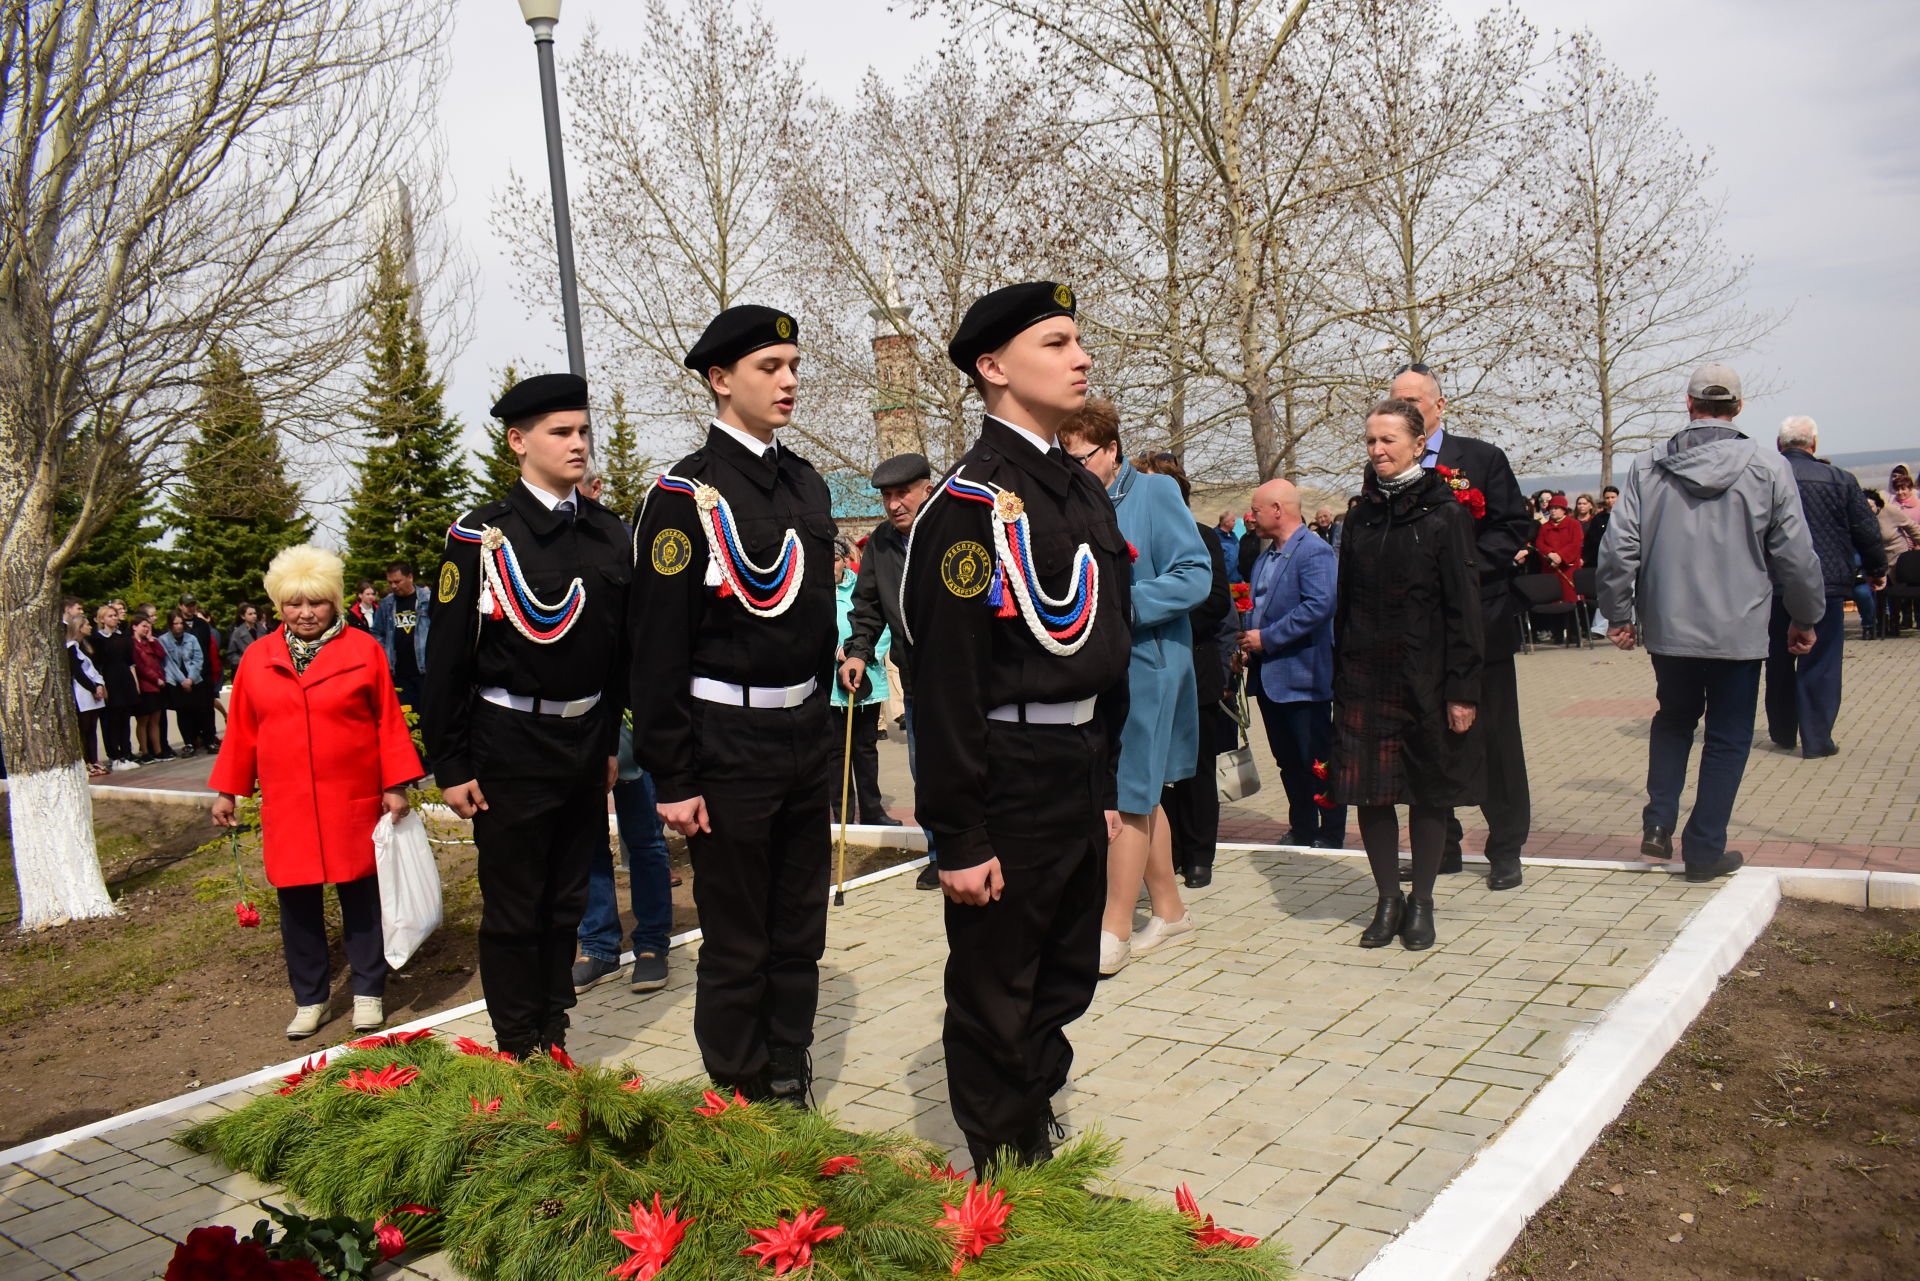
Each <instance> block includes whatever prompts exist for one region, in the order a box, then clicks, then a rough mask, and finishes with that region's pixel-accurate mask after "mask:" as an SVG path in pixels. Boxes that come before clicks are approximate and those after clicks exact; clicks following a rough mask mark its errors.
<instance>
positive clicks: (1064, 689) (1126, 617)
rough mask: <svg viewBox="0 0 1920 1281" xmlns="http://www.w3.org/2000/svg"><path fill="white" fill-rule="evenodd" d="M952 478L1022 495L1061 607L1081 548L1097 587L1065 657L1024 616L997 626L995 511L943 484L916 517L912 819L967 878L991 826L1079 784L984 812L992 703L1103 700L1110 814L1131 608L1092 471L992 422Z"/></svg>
mask: <svg viewBox="0 0 1920 1281" xmlns="http://www.w3.org/2000/svg"><path fill="white" fill-rule="evenodd" d="M951 476H958V477H961V478H964V479H965V480H968V481H971V482H973V483H974V484H976V485H997V486H999V487H1001V488H1003V489H1009V490H1012V491H1013V492H1014V493H1015V494H1017V495H1019V497H1020V498H1021V500H1022V501H1023V502H1024V503H1025V505H1026V511H1027V516H1028V518H1029V523H1030V528H1031V530H1032V544H1033V560H1034V565H1035V568H1036V570H1037V571H1038V573H1039V577H1040V586H1041V588H1042V590H1044V591H1045V592H1047V593H1048V594H1050V595H1052V596H1054V597H1055V598H1058V597H1060V596H1062V595H1064V594H1065V592H1066V590H1067V586H1068V578H1069V576H1070V574H1071V573H1072V566H1073V557H1074V553H1075V551H1076V549H1077V548H1079V547H1080V546H1081V545H1082V544H1085V545H1087V546H1088V547H1089V548H1091V549H1092V551H1093V553H1094V556H1095V559H1096V563H1097V564H1098V566H1099V580H1100V581H1099V591H1098V595H1097V597H1096V599H1097V602H1098V603H1097V606H1096V608H1097V611H1098V612H1097V613H1096V614H1095V617H1094V622H1093V632H1092V635H1090V636H1089V637H1088V638H1087V642H1086V644H1085V645H1083V646H1082V647H1081V648H1080V650H1079V651H1078V652H1077V653H1075V654H1072V655H1071V656H1065V657H1062V656H1060V655H1056V654H1053V653H1051V652H1049V651H1048V650H1046V649H1045V648H1044V647H1042V646H1041V644H1040V642H1039V641H1037V640H1035V639H1034V637H1033V634H1032V633H1031V632H1030V631H1029V630H1028V628H1027V623H1026V621H1025V620H1024V619H1022V618H1020V617H1017V616H1016V617H1013V618H999V617H996V616H995V612H996V611H995V609H994V607H993V606H992V605H991V604H989V603H988V602H989V598H990V595H991V592H990V591H988V590H986V588H987V583H986V582H984V581H983V580H982V579H981V577H980V573H979V571H980V569H981V567H983V566H985V565H986V564H987V563H988V562H990V560H991V558H992V555H993V546H994V542H993V528H992V522H993V521H994V520H995V519H996V518H995V516H994V512H993V508H992V507H989V506H987V505H986V504H984V503H978V502H970V501H968V500H966V499H962V498H957V497H955V496H953V495H952V494H950V493H948V492H946V491H945V489H944V484H945V482H944V481H943V482H942V488H940V489H936V490H935V492H934V495H933V497H931V498H929V499H928V500H927V503H926V505H925V506H924V507H922V508H921V509H920V515H919V517H918V518H917V519H916V520H915V522H914V526H913V536H912V538H910V539H909V540H908V544H907V567H906V575H905V581H904V583H903V584H902V588H901V596H902V600H903V603H904V606H905V618H906V624H907V629H908V631H909V633H910V636H909V640H910V641H911V642H912V645H913V658H912V668H913V675H912V681H913V691H914V695H913V703H914V713H913V715H914V736H915V738H916V740H917V744H916V747H917V752H918V756H919V762H918V763H919V766H920V768H919V771H918V773H919V780H918V783H917V785H916V790H915V797H916V800H915V814H916V816H917V817H918V819H919V821H920V824H921V826H923V827H925V828H927V829H928V830H929V831H931V832H933V833H934V835H935V836H936V838H937V846H938V849H939V852H940V866H941V867H943V868H949V869H960V868H966V867H973V866H976V865H978V864H980V863H984V862H986V861H987V860H988V859H990V858H992V857H993V856H994V852H993V849H992V848H991V844H990V842H989V839H988V836H987V831H986V824H987V821H988V819H989V818H990V817H991V818H993V819H995V820H997V821H998V822H999V823H1002V824H1010V825H1015V826H1018V825H1021V824H1023V823H1026V824H1032V823H1036V822H1039V821H1040V818H1041V815H1042V814H1044V813H1046V812H1050V811H1053V810H1058V809H1059V808H1060V802H1059V800H1058V797H1057V794H1059V793H1061V792H1064V791H1066V790H1067V789H1066V785H1067V784H1069V783H1070V782H1071V780H1070V779H1067V778H1047V777H1034V778H1030V779H1027V780H1025V782H1024V784H1023V785H1024V786H1026V787H1028V788H1030V789H1032V791H1033V793H1034V801H1035V804H1034V806H1033V808H1032V809H1030V810H1028V811H1027V812H1024V813H998V814H993V815H989V813H988V808H989V804H988V790H989V789H988V765H989V761H988V743H987V734H988V730H987V725H988V721H987V712H988V711H989V710H990V709H992V708H995V707H999V706H1002V705H1004V704H1007V703H1064V702H1075V701H1078V700H1080V699H1084V698H1096V697H1097V698H1098V699H1099V703H1098V705H1097V707H1096V711H1095V717H1094V721H1093V723H1092V725H1090V726H1089V728H1090V729H1093V730H1096V731H1098V732H1099V733H1100V734H1101V735H1102V736H1103V737H1104V739H1105V745H1106V760H1105V762H1104V769H1103V770H1102V772H1101V776H1100V779H1099V780H1098V788H1099V790H1098V794H1097V795H1096V796H1095V797H1094V798H1093V799H1095V800H1096V801H1097V802H1098V804H1099V807H1100V808H1102V809H1112V808H1113V807H1114V801H1115V790H1114V777H1113V772H1114V770H1115V769H1116V768H1117V766H1118V764H1119V758H1120V731H1121V728H1122V727H1123V726H1124V725H1125V724H1126V720H1127V661H1128V657H1129V652H1130V649H1131V646H1132V643H1133V627H1132V615H1133V603H1132V581H1131V580H1132V563H1131V558H1130V557H1129V555H1128V553H1127V540H1126V539H1125V538H1123V537H1121V534H1120V526H1119V524H1118V523H1117V522H1116V521H1115V519H1114V514H1113V500H1112V499H1110V498H1109V497H1108V496H1107V491H1106V490H1105V489H1103V488H1101V485H1100V482H1099V481H1098V480H1096V479H1095V478H1094V476H1093V474H1092V473H1091V472H1089V471H1087V470H1086V468H1084V467H1080V466H1077V465H1076V464H1074V463H1072V462H1069V461H1068V460H1067V459H1066V458H1065V457H1064V456H1050V455H1047V454H1042V453H1041V452H1040V451H1038V450H1037V449H1035V448H1034V447H1033V445H1032V443H1031V442H1029V441H1028V440H1026V439H1025V438H1024V437H1022V436H1021V435H1020V434H1019V433H1018V432H1016V431H1015V430H1014V429H1013V428H1011V427H1008V426H1006V425H1005V424H1003V423H1000V422H997V421H996V420H994V419H992V418H988V419H987V420H986V425H985V426H984V427H983V428H982V429H981V432H980V437H979V439H978V440H976V441H975V442H974V445H973V448H972V449H970V450H968V451H967V453H966V455H965V456H964V457H962V458H961V460H960V462H959V464H958V465H957V466H956V467H955V468H954V469H953V472H952V473H950V477H951ZM969 565H971V566H972V567H973V571H974V572H973V573H972V574H969V573H968V572H967V568H968V566H969ZM988 577H990V574H989V575H988ZM1011 590H1012V589H1011V588H1008V589H1007V592H1008V599H1011ZM1082 764H1083V766H1084V762H1082ZM1049 794H1054V795H1053V797H1052V798H1051V799H1050V798H1049Z"/></svg>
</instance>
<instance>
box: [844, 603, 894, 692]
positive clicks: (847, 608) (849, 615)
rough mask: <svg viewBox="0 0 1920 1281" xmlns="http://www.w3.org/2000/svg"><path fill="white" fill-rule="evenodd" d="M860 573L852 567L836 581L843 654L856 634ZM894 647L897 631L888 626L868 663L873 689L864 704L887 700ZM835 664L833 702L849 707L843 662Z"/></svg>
mask: <svg viewBox="0 0 1920 1281" xmlns="http://www.w3.org/2000/svg"><path fill="white" fill-rule="evenodd" d="M858 577H859V576H858V575H857V574H855V573H854V571H852V570H851V569H849V570H848V571H847V572H846V573H845V574H843V575H841V578H840V581H839V582H837V583H835V584H834V585H833V595H834V606H833V610H834V617H835V618H837V619H838V620H839V622H840V639H839V641H838V642H837V643H838V645H839V646H840V651H841V652H842V653H843V654H844V653H845V652H846V646H847V637H849V636H851V635H853V585H854V582H855V581H856V580H857V578H858ZM892 648H893V631H892V629H891V628H889V629H885V630H883V631H882V632H881V633H880V639H879V641H878V642H877V643H875V645H874V647H873V661H872V662H871V663H868V664H867V679H868V680H870V681H872V682H873V692H872V693H870V694H868V695H867V696H866V697H865V698H863V699H861V700H860V706H862V707H871V706H872V705H873V704H875V703H884V702H886V701H887V651H888V650H890V649H892ZM834 668H835V671H834V681H833V705H834V706H835V707H845V706H846V705H847V691H846V690H844V689H841V688H840V673H839V670H838V669H839V664H838V663H835V664H834Z"/></svg>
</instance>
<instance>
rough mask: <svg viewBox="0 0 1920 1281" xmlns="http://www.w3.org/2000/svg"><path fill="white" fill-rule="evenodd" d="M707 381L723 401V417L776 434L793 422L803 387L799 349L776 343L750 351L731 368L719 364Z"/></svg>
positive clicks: (721, 405)
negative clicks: (797, 395) (797, 400)
mask: <svg viewBox="0 0 1920 1281" xmlns="http://www.w3.org/2000/svg"><path fill="white" fill-rule="evenodd" d="M707 380H708V382H709V384H710V385H711V386H712V387H713V390H714V392H715V394H716V395H718V396H719V397H720V398H721V400H720V416H721V417H722V418H723V419H724V418H727V417H729V415H730V416H731V417H733V418H737V419H739V425H740V426H742V427H745V428H748V429H750V430H754V431H767V432H770V431H775V430H778V429H779V428H781V427H785V426H786V425H787V424H788V423H790V422H792V421H793V407H794V404H795V403H796V392H797V391H798V389H799V387H800V348H799V347H797V346H795V345H794V344H793V343H790V342H785V343H776V344H775V345H773V346H771V347H762V348H761V349H760V350H759V351H750V352H748V353H747V354H746V355H744V356H742V357H740V359H738V360H736V361H734V362H733V365H732V366H731V367H727V366H723V365H716V366H714V367H713V368H712V369H710V370H708V371H707Z"/></svg>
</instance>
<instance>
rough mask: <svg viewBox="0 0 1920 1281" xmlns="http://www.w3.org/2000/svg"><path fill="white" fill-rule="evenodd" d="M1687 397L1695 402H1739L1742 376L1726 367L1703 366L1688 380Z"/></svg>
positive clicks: (1715, 365)
mask: <svg viewBox="0 0 1920 1281" xmlns="http://www.w3.org/2000/svg"><path fill="white" fill-rule="evenodd" d="M1687 395H1689V396H1691V397H1693V398H1694V399H1695V400H1739V399H1740V375H1739V374H1736V373H1734V372H1733V370H1732V369H1730V368H1728V367H1727V366H1725V365H1718V364H1714V365H1702V366H1700V368H1698V369H1696V370H1694V371H1693V377H1691V378H1689V379H1687Z"/></svg>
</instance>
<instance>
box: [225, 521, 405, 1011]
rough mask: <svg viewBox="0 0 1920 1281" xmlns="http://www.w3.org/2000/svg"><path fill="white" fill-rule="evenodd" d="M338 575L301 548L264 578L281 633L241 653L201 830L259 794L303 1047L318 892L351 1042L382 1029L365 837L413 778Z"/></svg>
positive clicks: (316, 987)
mask: <svg viewBox="0 0 1920 1281" xmlns="http://www.w3.org/2000/svg"><path fill="white" fill-rule="evenodd" d="M343 571H344V566H343V565H342V564H341V562H340V558H339V557H338V556H336V555H334V554H333V553H332V552H330V551H325V550H323V549H321V548H318V547H310V546H300V547H289V548H287V549H286V550H285V551H283V552H281V553H280V554H279V555H278V556H275V557H274V558H273V563H272V564H271V565H269V566H268V567H267V578H266V588H267V596H268V598H269V599H271V600H272V601H273V603H274V605H275V607H276V608H277V609H278V610H279V612H280V618H281V620H282V621H283V622H284V623H285V626H284V627H281V628H279V629H278V630H276V631H274V632H272V633H270V634H269V635H266V636H263V637H261V638H260V639H259V640H257V641H255V642H254V643H253V644H252V645H251V646H249V647H248V648H247V653H246V657H245V658H243V659H242V660H241V663H240V667H239V670H238V671H237V672H236V673H235V675H234V682H233V697H232V701H231V703H230V705H229V706H228V709H227V737H226V740H225V741H224V742H223V743H222V744H221V747H220V759H219V760H218V761H217V762H215V764H214V767H213V776H212V777H211V778H209V779H208V780H207V785H208V786H209V787H211V788H213V790H214V791H216V792H219V793H220V797H219V799H218V800H216V801H215V802H214V803H213V821H214V822H215V823H217V824H219V825H220V826H222V827H232V826H233V825H234V797H235V796H240V795H248V794H251V793H252V792H253V790H254V785H255V783H256V782H257V783H258V784H259V787H260V838H261V846H262V849H263V851H264V853H265V856H266V865H267V879H268V880H269V881H271V882H272V883H273V885H274V888H275V889H276V890H277V891H278V894H279V898H280V936H281V939H282V941H283V942H284V944H285V946H286V953H287V978H288V979H289V981H291V983H292V984H293V996H294V1002H295V1004H296V1006H297V1007H298V1008H296V1009H295V1011H294V1016H293V1021H292V1022H291V1023H289V1024H288V1025H287V1037H288V1039H289V1040H299V1039H301V1038H302V1037H308V1036H312V1035H313V1034H314V1033H315V1032H316V1031H318V1030H319V1028H320V1025H321V1024H322V1023H324V1022H326V1020H327V1015H328V1009H327V1004H328V1003H327V988H328V982H327V976H328V965H327V926H326V918H325V916H324V914H323V913H324V902H323V899H322V893H323V887H324V886H327V885H332V886H333V887H334V891H335V893H336V894H338V895H339V898H340V915H341V917H342V919H343V922H344V924H345V932H346V943H347V959H348V961H349V962H350V963H351V965H352V968H353V994H354V995H353V1026H354V1030H355V1031H359V1032H366V1031H371V1030H372V1029H374V1028H377V1027H379V1026H380V1024H381V1023H382V1022H383V1021H384V1019H385V1009H384V1007H383V998H384V996H385V994H386V982H387V963H386V958H385V955H384V948H383V946H382V940H381V928H380V886H379V880H378V878H377V877H376V876H375V875H374V863H373V829H374V828H375V826H377V825H378V823H379V821H380V816H381V814H383V813H387V814H392V815H393V816H394V817H395V818H398V817H400V816H401V815H403V814H405V813H406V812H407V794H406V785H407V784H408V783H411V782H413V781H414V780H415V779H417V778H419V777H420V776H421V775H422V774H424V773H425V772H426V771H425V770H423V769H422V768H421V766H420V757H419V756H418V754H416V753H415V752H414V750H413V739H412V737H411V735H410V734H409V733H408V730H407V722H406V718H405V716H404V715H403V714H402V713H401V711H400V701H399V700H398V699H397V698H395V697H394V693H393V678H392V677H391V676H390V675H388V672H387V658H386V652H385V651H384V650H383V649H382V648H381V646H380V642H379V641H377V640H375V639H374V638H373V637H372V636H370V635H368V634H367V633H366V632H363V631H360V630H358V629H355V628H350V627H348V626H347V625H346V623H347V617H346V611H345V609H344V608H343V606H342V602H341V596H342V589H343V583H342V581H341V580H342V574H343Z"/></svg>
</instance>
